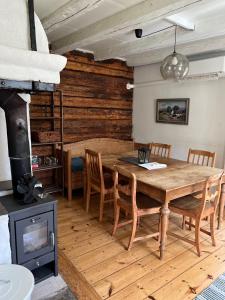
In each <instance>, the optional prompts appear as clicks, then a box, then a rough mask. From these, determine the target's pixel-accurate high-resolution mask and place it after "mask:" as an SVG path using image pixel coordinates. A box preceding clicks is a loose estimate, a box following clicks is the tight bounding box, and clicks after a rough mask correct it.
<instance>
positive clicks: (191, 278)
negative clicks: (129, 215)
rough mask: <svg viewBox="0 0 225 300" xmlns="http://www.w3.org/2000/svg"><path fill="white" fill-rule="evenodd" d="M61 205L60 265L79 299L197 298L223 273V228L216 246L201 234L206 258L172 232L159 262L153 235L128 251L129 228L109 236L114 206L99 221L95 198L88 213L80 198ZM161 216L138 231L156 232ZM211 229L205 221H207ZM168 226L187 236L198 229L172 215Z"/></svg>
mask: <svg viewBox="0 0 225 300" xmlns="http://www.w3.org/2000/svg"><path fill="white" fill-rule="evenodd" d="M66 204H67V202H66V200H64V199H60V200H59V205H58V245H59V267H60V272H61V274H62V275H63V277H64V279H65V280H66V281H67V283H68V284H69V286H70V288H71V289H72V290H73V292H74V293H76V294H77V296H78V299H79V300H80V299H81V300H83V299H85V300H87V299H90V300H95V299H99V300H100V299H110V300H111V299H112V300H119V299H121V300H122V299H129V300H132V299H134V300H142V299H146V300H147V299H155V300H161V299H171V300H172V299H176V300H184V299H193V298H194V297H195V296H196V293H199V292H201V290H203V289H204V288H205V287H206V286H208V285H209V284H210V283H211V282H212V280H213V279H215V278H216V277H217V276H219V275H220V274H222V273H224V272H225V251H224V250H225V226H224V224H223V227H222V229H221V230H220V231H217V246H216V247H213V246H211V240H210V237H208V236H207V235H204V234H202V250H203V251H202V256H201V257H198V256H197V255H196V250H195V248H194V247H193V246H192V245H189V244H187V243H185V242H183V241H181V240H177V239H175V238H173V237H170V236H168V239H167V246H166V253H165V258H164V259H163V261H161V260H159V244H158V242H157V241H156V240H155V239H149V240H146V241H141V242H137V243H135V244H134V246H133V247H132V249H131V250H130V251H129V252H128V251H127V250H126V249H125V247H126V245H127V243H128V239H129V235H130V227H129V225H128V226H127V227H124V228H121V229H120V230H118V231H117V233H116V235H115V237H112V236H111V230H112V223H113V207H112V206H109V207H108V208H107V210H106V214H105V217H104V221H103V222H102V223H99V221H98V201H97V198H95V199H93V200H92V205H91V210H90V213H86V212H85V210H84V209H83V204H82V199H81V198H80V199H77V200H73V202H72V207H70V208H69V207H67V205H66ZM157 224H158V217H157V216H151V217H147V218H144V219H143V221H142V222H141V225H140V227H139V233H140V234H143V233H144V232H146V230H147V231H149V230H151V231H156V230H157V226H158V225H157ZM203 225H204V226H205V227H208V224H207V222H205V224H203ZM169 230H171V231H173V232H176V233H179V234H180V235H183V236H186V237H189V238H190V237H193V234H194V232H193V231H191V232H190V231H188V230H185V231H183V230H181V218H179V217H176V216H171V217H170V224H169Z"/></svg>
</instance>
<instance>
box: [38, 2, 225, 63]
mask: <svg viewBox="0 0 225 300" xmlns="http://www.w3.org/2000/svg"><path fill="white" fill-rule="evenodd" d="M34 1H35V10H36V13H37V14H38V16H39V17H40V19H41V20H42V23H43V26H44V28H45V30H46V32H47V35H48V38H49V41H50V43H51V44H52V48H53V49H54V51H55V52H58V53H63V52H66V51H70V50H73V49H76V48H82V49H84V50H88V51H92V52H94V55H95V58H96V59H97V60H103V59H108V58H114V57H120V58H123V59H126V60H127V62H128V64H129V65H134V66H137V65H144V64H150V63H155V62H158V61H161V60H162V59H163V58H164V56H165V55H166V54H169V53H170V52H171V51H172V48H173V42H174V27H172V28H169V29H167V30H165V31H161V32H159V33H155V34H153V35H150V36H147V37H143V38H142V39H137V38H136V37H135V35H134V29H135V28H142V29H143V35H146V34H150V33H154V32H155V31H158V30H161V29H164V28H166V27H168V26H171V25H172V24H171V22H169V21H168V20H166V17H170V16H173V18H175V22H176V23H178V24H180V22H181V23H182V24H188V25H192V26H193V25H194V26H195V30H194V31H190V30H186V29H183V28H181V27H178V36H177V44H178V47H177V50H178V51H180V52H181V51H182V53H183V54H186V55H193V54H199V53H208V52H213V51H220V50H225V0H145V1H143V0H70V1H68V0H48V1H46V0H34Z"/></svg>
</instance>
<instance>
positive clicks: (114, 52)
mask: <svg viewBox="0 0 225 300" xmlns="http://www.w3.org/2000/svg"><path fill="white" fill-rule="evenodd" d="M215 32H216V35H217V36H223V35H225V20H224V15H223V14H220V15H213V16H212V17H211V18H210V19H207V20H204V21H202V22H201V23H200V22H199V23H198V24H197V26H196V29H195V30H194V31H191V30H185V29H183V28H181V27H179V28H178V30H177V45H178V46H179V45H182V44H188V43H191V42H195V41H198V40H201V39H208V38H212V37H215ZM105 45H106V46H101V47H99V46H98V45H96V47H94V49H93V51H94V54H95V60H105V59H108V58H112V57H123V58H126V57H127V56H131V55H135V54H139V53H143V52H147V51H154V50H156V49H158V50H157V51H159V53H160V51H161V49H164V48H167V47H170V52H171V51H172V48H173V45H174V28H173V27H172V28H169V29H167V30H165V31H162V32H160V33H157V34H154V35H150V36H146V37H143V38H141V39H134V40H133V41H131V42H127V43H124V42H115V41H112V43H110V41H108V42H107V43H105ZM214 46H215V47H216V45H214Z"/></svg>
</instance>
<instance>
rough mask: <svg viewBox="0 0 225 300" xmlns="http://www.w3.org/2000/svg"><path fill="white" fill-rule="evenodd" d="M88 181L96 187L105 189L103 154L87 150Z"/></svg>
mask: <svg viewBox="0 0 225 300" xmlns="http://www.w3.org/2000/svg"><path fill="white" fill-rule="evenodd" d="M85 163H86V170H87V180H88V181H89V182H90V183H92V184H94V185H95V186H96V187H99V188H104V177H103V170H102V159H101V153H98V152H95V151H92V150H90V149H85Z"/></svg>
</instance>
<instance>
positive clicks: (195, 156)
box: [187, 149, 216, 167]
mask: <svg viewBox="0 0 225 300" xmlns="http://www.w3.org/2000/svg"><path fill="white" fill-rule="evenodd" d="M215 161H216V153H215V152H209V151H205V150H195V149H189V151H188V158H187V162H188V163H192V164H197V165H202V166H208V167H214V166H215Z"/></svg>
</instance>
